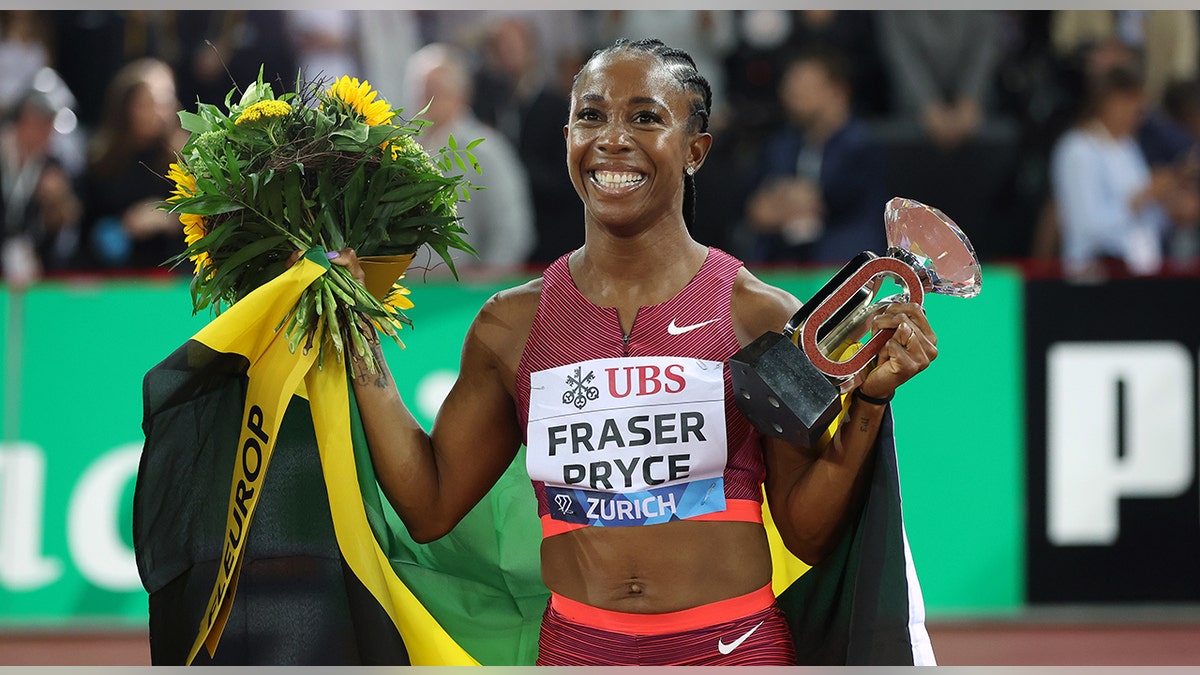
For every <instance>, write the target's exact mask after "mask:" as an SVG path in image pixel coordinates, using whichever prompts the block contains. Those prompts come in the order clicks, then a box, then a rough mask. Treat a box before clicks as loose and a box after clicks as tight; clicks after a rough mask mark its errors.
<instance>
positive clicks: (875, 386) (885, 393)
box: [859, 302, 938, 398]
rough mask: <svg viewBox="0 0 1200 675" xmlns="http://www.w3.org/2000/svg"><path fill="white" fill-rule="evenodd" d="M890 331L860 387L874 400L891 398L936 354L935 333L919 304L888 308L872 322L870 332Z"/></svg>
mask: <svg viewBox="0 0 1200 675" xmlns="http://www.w3.org/2000/svg"><path fill="white" fill-rule="evenodd" d="M889 328H894V329H895V331H896V332H894V333H892V336H891V338H889V339H888V341H887V342H885V343H884V345H883V348H882V349H880V350H879V356H878V358H877V361H876V366H875V368H874V369H873V370H872V371H871V372H870V373H869V374H868V375H867V378H866V379H865V380H864V381H863V383H862V384H861V385H859V389H860V390H861V391H862V393H863V394H864V395H866V396H871V397H873V398H891V396H892V394H894V393H895V392H896V388H897V387H899V386H900V385H901V384H904V383H905V382H907V381H908V380H909V379H911V378H912V377H913V376H914V375H916V374H917V373H919V372H921V371H922V370H925V369H926V368H928V367H929V364H930V363H931V362H932V361H933V360H934V359H936V358H937V354H938V350H937V334H936V333H934V332H933V328H931V327H930V326H929V319H928V318H926V316H925V310H924V308H923V307H921V305H918V304H916V303H911V302H906V303H895V304H892V305H889V306H888V307H887V308H886V309H885V310H884V311H883V312H881V313H880V314H879V315H877V316H876V317H875V319H874V320H873V321H872V323H871V330H872V332H879V331H881V330H887V329H889Z"/></svg>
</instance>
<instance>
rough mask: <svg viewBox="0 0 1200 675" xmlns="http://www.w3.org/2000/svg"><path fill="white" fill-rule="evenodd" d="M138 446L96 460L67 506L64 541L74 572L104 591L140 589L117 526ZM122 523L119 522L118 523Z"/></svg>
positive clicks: (130, 554) (135, 466)
mask: <svg viewBox="0 0 1200 675" xmlns="http://www.w3.org/2000/svg"><path fill="white" fill-rule="evenodd" d="M141 456H142V444H141V443H130V444H128V445H123V446H121V447H118V448H116V449H115V450H112V451H111V452H108V453H106V454H105V455H104V456H102V457H101V458H100V459H98V460H96V462H95V463H93V464H92V465H91V466H90V467H88V469H87V471H85V472H84V474H83V476H82V477H81V478H80V479H79V484H78V485H77V486H76V488H75V493H74V494H72V495H71V504H70V506H69V507H68V510H67V545H68V547H69V548H70V550H71V558H72V559H73V560H74V561H75V565H76V566H77V567H78V568H79V572H80V573H81V574H82V575H83V577H84V578H85V579H87V580H88V581H90V582H91V583H92V584H94V585H96V586H98V587H100V588H103V589H105V590H109V591H117V592H125V591H134V590H138V589H140V588H141V587H142V582H141V578H140V577H139V576H138V570H137V558H136V557H135V556H134V552H133V550H132V549H131V548H129V547H128V546H126V545H125V542H124V541H122V539H121V533H120V530H119V529H118V524H119V519H118V517H117V516H118V514H117V512H118V510H119V509H120V505H121V504H120V502H121V493H122V492H123V491H124V489H125V486H126V485H127V484H128V483H129V481H131V480H133V479H134V477H135V476H136V475H137V470H138V460H139V459H141ZM121 525H122V526H123V525H124V524H121Z"/></svg>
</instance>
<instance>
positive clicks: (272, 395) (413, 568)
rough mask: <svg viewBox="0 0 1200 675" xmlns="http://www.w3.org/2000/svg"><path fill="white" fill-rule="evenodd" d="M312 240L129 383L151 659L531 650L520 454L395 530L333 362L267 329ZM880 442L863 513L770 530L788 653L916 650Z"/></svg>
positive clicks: (530, 528)
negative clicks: (423, 538) (806, 554)
mask: <svg viewBox="0 0 1200 675" xmlns="http://www.w3.org/2000/svg"><path fill="white" fill-rule="evenodd" d="M319 253H321V252H319V251H317V252H311V253H310V254H309V255H307V256H306V257H305V258H303V259H302V260H301V262H299V263H297V264H296V265H294V266H293V267H292V268H290V269H289V270H288V271H287V272H285V273H284V274H282V275H280V276H279V277H278V278H276V279H275V280H272V281H271V282H269V283H268V284H266V285H264V286H262V287H261V288H259V289H257V290H255V291H254V292H252V293H250V294H249V295H247V296H246V297H245V298H243V299H241V300H239V301H238V302H237V303H236V304H235V305H233V306H232V307H230V308H229V309H228V310H226V311H225V312H224V313H222V314H221V315H220V316H219V317H217V318H216V319H214V320H213V321H212V322H211V323H210V324H209V325H208V326H206V327H205V328H204V329H203V330H201V331H200V332H199V333H198V334H196V335H195V336H194V337H193V338H192V339H191V340H188V341H187V342H186V343H184V344H183V345H182V346H180V347H179V348H178V349H176V350H175V351H174V352H173V353H172V354H170V355H169V356H168V357H167V358H165V359H164V360H163V361H162V362H161V363H159V364H158V365H157V366H155V367H154V368H153V369H151V370H150V372H148V373H147V375H146V377H145V380H144V383H143V388H144V391H143V396H144V417H143V430H144V432H145V435H146V443H145V449H144V452H143V455H142V459H141V465H140V467H139V472H138V477H137V483H136V488H135V496H134V524H133V525H134V528H133V529H134V548H135V551H136V554H137V562H138V569H139V572H140V574H141V578H142V581H143V584H144V586H145V588H146V590H147V591H148V593H149V605H150V647H151V657H152V660H153V662H154V663H155V664H156V665H157V664H181V663H215V664H246V665H267V664H274V665H282V664H310V665H331V664H393V665H394V664H412V665H439V664H445V665H470V664H482V665H528V664H531V663H533V661H534V659H535V658H536V653H537V634H538V630H539V627H540V621H541V615H542V611H543V610H544V609H545V604H546V600H547V597H548V595H549V594H548V592H547V591H546V589H545V587H544V586H543V585H542V583H541V578H540V567H539V557H538V548H539V544H540V541H541V529H540V524H539V522H538V520H537V516H536V506H535V501H534V496H533V491H532V488H531V487H530V484H529V481H528V478H527V477H526V476H525V474H524V471H523V467H524V461H523V460H522V459H521V458H518V460H517V461H514V462H513V465H512V466H511V467H510V469H509V471H508V472H506V473H505V474H504V476H503V477H502V478H501V480H500V481H499V482H498V484H497V485H496V487H495V488H494V489H493V490H492V491H491V492H490V493H489V494H488V495H487V496H486V497H485V498H484V500H482V501H481V503H480V504H479V505H478V506H476V508H475V509H473V510H472V511H471V513H469V514H468V516H467V517H466V518H465V519H464V520H463V522H462V523H460V524H459V526H458V527H456V528H455V530H454V531H453V532H451V533H450V534H449V535H447V536H446V537H443V538H442V539H440V540H438V541H437V542H434V543H432V544H426V545H418V544H415V543H414V542H413V541H412V540H411V539H410V538H409V537H408V535H407V533H406V532H405V530H404V527H403V525H402V523H400V522H399V520H398V518H396V516H395V514H394V512H393V511H392V510H391V508H390V507H389V506H387V505H386V502H384V501H383V500H382V499H381V496H380V492H379V489H378V486H377V483H376V480H375V474H374V471H373V468H372V465H371V461H370V456H369V453H368V450H367V447H366V441H365V437H364V435H363V432H362V425H361V421H360V420H359V419H358V417H357V407H356V406H355V404H354V401H353V391H352V390H351V389H350V388H349V386H348V381H347V375H346V372H345V370H344V369H343V367H342V366H341V365H340V364H335V365H331V364H330V363H329V362H328V361H327V362H326V363H324V364H318V363H316V360H315V355H316V350H312V351H310V353H309V354H304V353H303V352H302V351H298V352H296V353H292V352H290V351H289V350H288V348H287V345H286V338H285V337H284V336H283V335H281V334H276V333H275V331H274V328H275V326H276V325H278V324H279V320H280V319H281V318H282V317H283V316H285V315H286V313H287V311H288V309H289V308H290V307H291V306H292V305H293V304H294V303H295V300H296V298H297V297H298V296H299V293H300V291H301V290H303V288H304V287H305V286H307V284H309V283H311V282H312V281H313V280H314V279H316V278H317V277H319V276H320V275H321V274H323V273H324V272H325V271H326V270H327V269H328V262H327V261H326V260H325V259H324V256H323V255H320V254H319ZM891 439H892V436H891V419H890V414H889V416H888V418H887V419H886V420H885V424H884V429H883V430H882V431H881V433H880V442H879V447H878V448H876V451H877V454H876V461H875V467H874V470H873V477H872V482H871V489H870V494H869V497H868V499H867V502H866V505H865V507H864V509H863V513H862V515H861V517H860V518H859V519H858V521H857V522H856V523H855V525H854V526H852V527H851V528H849V529H848V532H847V533H846V535H845V537H844V539H843V541H842V542H841V544H840V545H839V547H838V548H837V550H836V552H835V553H834V555H832V556H831V557H830V558H829V559H828V560H825V561H823V562H821V563H820V564H819V565H817V566H816V567H814V568H811V569H809V568H807V567H806V566H804V565H803V563H800V562H799V561H798V560H796V559H795V558H793V557H791V556H790V555H788V554H787V553H786V551H784V550H783V548H782V545H781V544H780V543H779V541H778V537H777V536H773V537H772V551H773V555H774V558H775V570H776V574H775V579H774V586H775V589H776V593H777V595H778V596H779V598H780V601H781V603H782V604H783V606H784V609H785V612H786V613H787V615H788V618H789V622H790V623H791V626H792V630H793V633H794V635H795V637H796V642H797V652H798V655H799V656H800V660H801V663H813V664H855V665H860V664H887V665H893V664H913V663H927V662H932V652H931V651H930V650H929V646H928V638H927V636H926V635H925V632H924V626H923V624H922V620H923V609H922V606H921V602H920V591H919V588H918V587H917V585H916V577H915V574H913V573H912V566H911V560H910V556H909V555H908V547H907V542H906V541H905V539H904V531H903V524H902V520H901V518H900V509H899V507H900V501H899V496H900V495H899V482H898V479H897V471H896V461H895V459H896V456H895V447H894V443H893V442H892V440H891ZM268 474H269V476H270V477H269V478H267V476H268ZM766 517H767V518H766V519H767V523H768V530H769V531H771V530H772V529H773V528H771V527H770V519H769V513H767V514H766Z"/></svg>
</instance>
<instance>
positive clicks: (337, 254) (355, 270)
mask: <svg viewBox="0 0 1200 675" xmlns="http://www.w3.org/2000/svg"><path fill="white" fill-rule="evenodd" d="M302 255H304V251H301V250H299V249H296V250H295V251H292V255H290V256H288V259H287V266H288V267H291V266H292V265H295V264H296V261H297V260H299V259H300V256H302ZM325 258H326V259H327V260H329V262H330V263H332V264H334V265H340V266H342V267H345V268H346V269H348V270H350V276H352V277H354V280H355V281H357V282H358V283H360V284H362V283H366V280H367V274H366V272H364V271H363V268H362V264H361V263H359V262H358V254H357V253H355V252H354V249H352V248H344V249H342V250H340V251H327V252H326V253H325Z"/></svg>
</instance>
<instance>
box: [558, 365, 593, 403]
mask: <svg viewBox="0 0 1200 675" xmlns="http://www.w3.org/2000/svg"><path fill="white" fill-rule="evenodd" d="M595 379H596V373H595V371H589V372H588V374H587V375H586V376H584V374H583V367H582V366H577V367H576V368H575V374H574V375H568V376H567V386H568V387H569V389H567V390H566V391H564V392H563V395H562V402H563V403H567V404H570V405H573V406H575V407H576V408H579V409H580V410H583V407H584V406H585V405H587V402H588V401H595V400H596V399H597V398H600V389H599V388H597V387H595V386H593V385H592V380H595Z"/></svg>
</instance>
